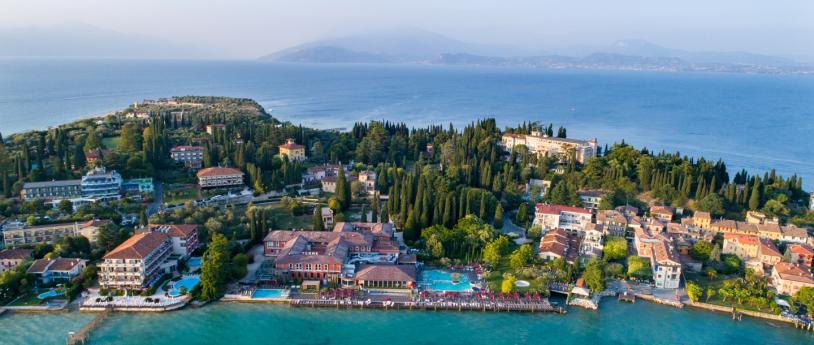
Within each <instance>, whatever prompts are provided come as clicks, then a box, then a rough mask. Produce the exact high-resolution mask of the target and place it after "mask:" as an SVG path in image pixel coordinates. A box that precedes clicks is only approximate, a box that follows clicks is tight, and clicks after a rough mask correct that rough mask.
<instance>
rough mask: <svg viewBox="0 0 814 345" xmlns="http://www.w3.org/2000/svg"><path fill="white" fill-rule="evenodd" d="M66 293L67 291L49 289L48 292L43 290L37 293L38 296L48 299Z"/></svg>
mask: <svg viewBox="0 0 814 345" xmlns="http://www.w3.org/2000/svg"><path fill="white" fill-rule="evenodd" d="M64 294H65V291H57V290H48V291H46V292H43V293H41V294H39V295H37V298H39V299H46V298H51V297H56V296H60V295H64Z"/></svg>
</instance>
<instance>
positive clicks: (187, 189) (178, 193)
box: [163, 185, 198, 205]
mask: <svg viewBox="0 0 814 345" xmlns="http://www.w3.org/2000/svg"><path fill="white" fill-rule="evenodd" d="M163 198H164V199H163V201H164V203H166V204H168V205H175V204H180V203H183V202H185V201H188V200H197V199H198V189H196V188H195V187H194V186H192V185H189V186H184V185H182V186H177V187H176V186H174V187H172V188H166V189H164V195H163Z"/></svg>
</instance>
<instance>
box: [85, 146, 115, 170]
mask: <svg viewBox="0 0 814 345" xmlns="http://www.w3.org/2000/svg"><path fill="white" fill-rule="evenodd" d="M111 154H112V151H110V150H107V149H100V148H96V149H93V150H90V151H85V163H87V165H88V166H93V165H94V164H95V163H96V161H102V160H104V159H105V158H107V157H110V155H111Z"/></svg>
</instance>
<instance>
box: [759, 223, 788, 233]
mask: <svg viewBox="0 0 814 345" xmlns="http://www.w3.org/2000/svg"><path fill="white" fill-rule="evenodd" d="M756 226H757V231H758V232H763V233H776V234H781V233H782V232H781V231H780V225H777V224H757V225H756Z"/></svg>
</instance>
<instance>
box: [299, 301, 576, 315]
mask: <svg viewBox="0 0 814 345" xmlns="http://www.w3.org/2000/svg"><path fill="white" fill-rule="evenodd" d="M289 306H291V307H311V308H335V309H384V310H390V309H395V310H432V311H444V310H449V311H484V312H486V311H490V312H527V313H557V314H565V312H566V311H565V309H563V308H562V307H556V306H552V305H551V304H550V303H548V301H505V302H503V301H501V302H494V301H489V302H471V301H466V302H464V301H461V302H459V301H447V302H437V301H429V302H423V301H408V302H393V301H384V302H371V301H360V300H318V299H292V300H290V301H289Z"/></svg>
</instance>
